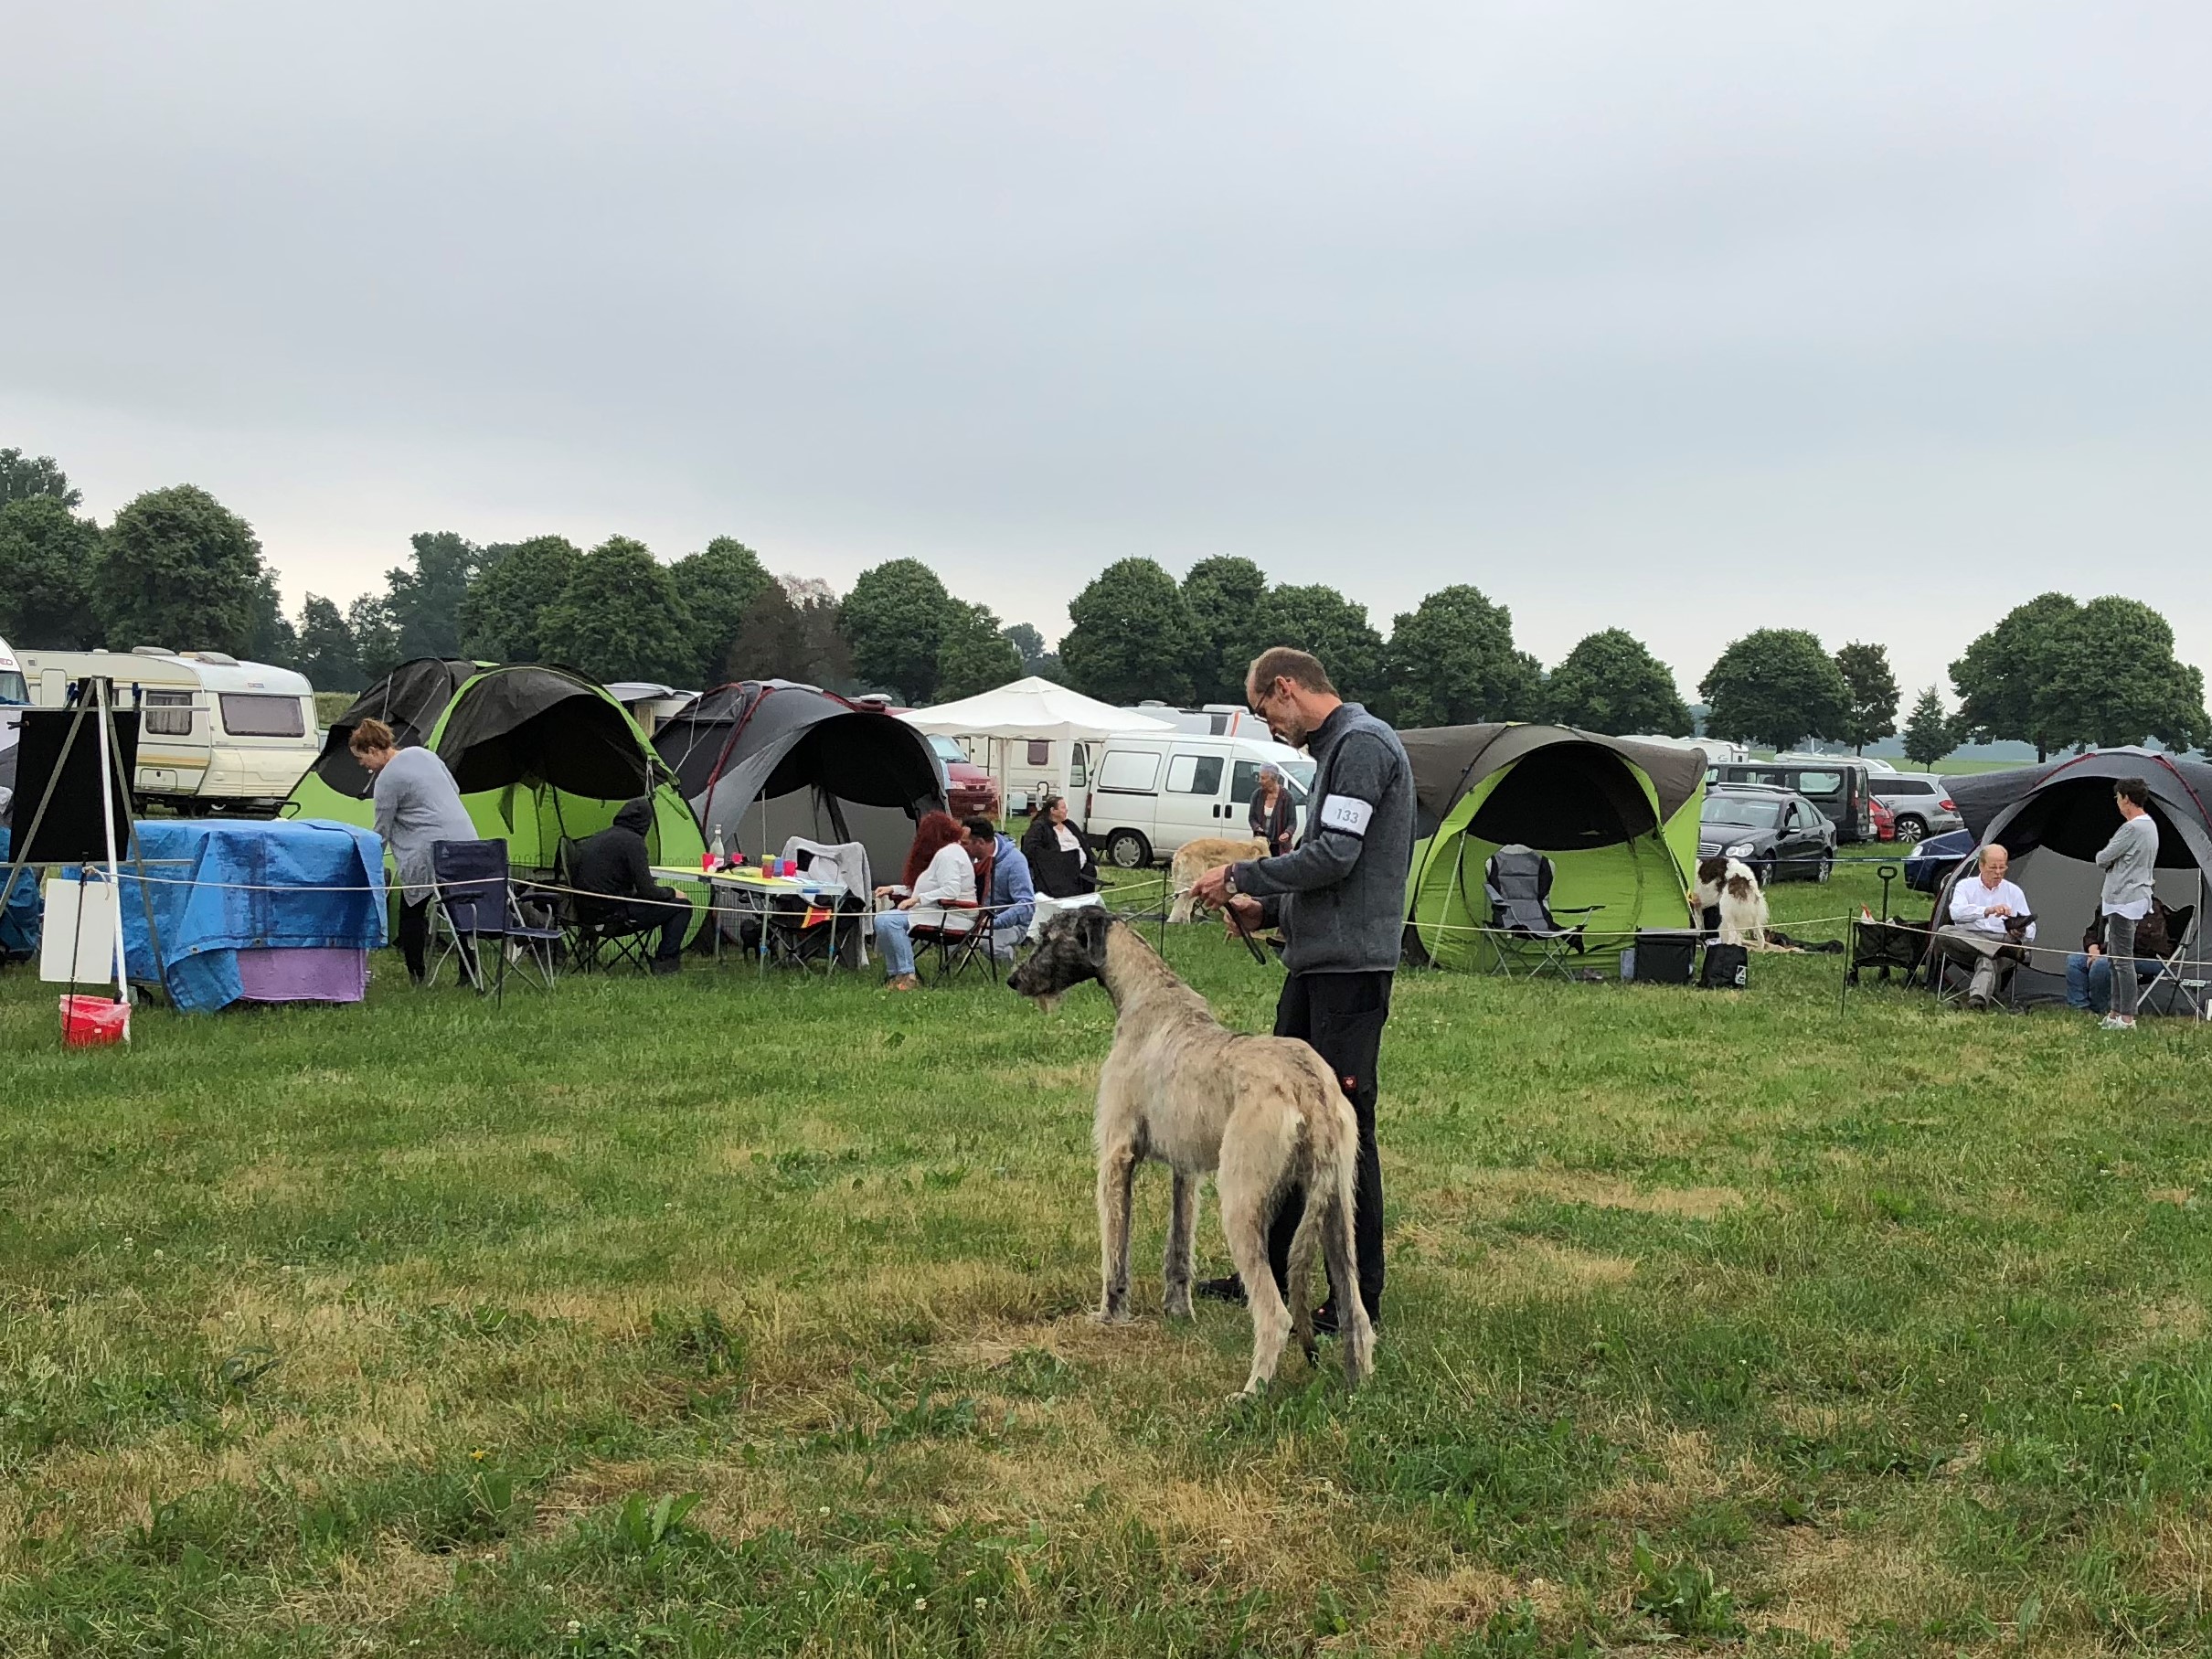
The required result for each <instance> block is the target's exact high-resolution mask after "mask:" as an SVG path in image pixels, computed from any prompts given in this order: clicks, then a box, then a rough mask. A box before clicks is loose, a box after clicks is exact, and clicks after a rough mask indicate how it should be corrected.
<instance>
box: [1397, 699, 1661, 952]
mask: <svg viewBox="0 0 2212 1659" xmlns="http://www.w3.org/2000/svg"><path fill="white" fill-rule="evenodd" d="M1398 737H1399V739H1401V740H1402V741H1403V742H1404V744H1405V746H1406V754H1407V757H1408V758H1409V760H1411V761H1412V763H1413V792H1414V799H1415V823H1416V828H1415V831H1414V835H1415V836H1416V839H1415V842H1414V845H1413V867H1412V872H1411V874H1410V875H1409V877H1407V881H1406V923H1407V926H1406V944H1407V950H1408V953H1409V955H1410V956H1412V957H1413V958H1414V960H1416V961H1425V962H1433V963H1434V964H1435V965H1437V966H1439V967H1446V968H1489V967H1491V966H1493V965H1494V962H1495V958H1496V952H1494V950H1493V949H1492V948H1491V946H1490V943H1489V941H1488V940H1487V939H1486V938H1485V937H1484V934H1482V933H1481V932H1478V931H1473V930H1476V929H1479V928H1482V927H1483V926H1484V925H1486V924H1487V923H1488V921H1489V920H1490V911H1489V906H1488V905H1487V903H1486V902H1485V901H1484V897H1483V870H1484V866H1485V865H1486V864H1487V863H1488V862H1489V859H1490V856H1491V854H1493V853H1494V852H1496V851H1497V850H1498V848H1499V847H1501V846H1506V845H1513V844H1515V843H1518V844H1520V845H1524V846H1531V847H1534V848H1535V849H1536V850H1537V852H1539V853H1542V854H1543V855H1544V856H1546V857H1547V858H1549V859H1550V860H1551V861H1552V866H1553V871H1554V877H1553V879H1554V885H1553V888H1552V893H1551V902H1552V906H1553V908H1554V909H1572V908H1575V907H1579V906H1582V905H1602V906H1603V907H1604V909H1601V910H1597V911H1594V912H1593V913H1591V914H1590V915H1589V916H1588V917H1575V918H1569V919H1567V920H1576V921H1586V922H1587V923H1588V925H1589V930H1590V939H1589V950H1588V952H1587V955H1586V957H1585V958H1583V959H1580V960H1586V961H1588V962H1590V963H1591V965H1593V966H1600V967H1603V966H1607V965H1610V964H1612V963H1616V962H1618V961H1619V960H1620V955H1621V952H1622V948H1623V947H1624V946H1626V945H1628V944H1631V943H1632V942H1633V937H1632V936H1633V935H1634V933H1635V932H1636V931H1637V930H1639V929H1644V928H1688V927H1691V926H1694V925H1695V919H1694V918H1693V917H1692V915H1691V913H1690V899H1689V891H1690V888H1691V885H1692V883H1693V881H1694V879H1695V877H1696V867H1697V820H1698V815H1699V813H1700V812H1701V810H1702V807H1703V803H1704V800H1705V756H1704V755H1703V754H1701V753H1700V752H1699V751H1697V750H1693V749H1670V748H1669V747H1667V746H1666V745H1665V744H1663V743H1638V742H1633V741H1631V740H1630V739H1625V738H1609V737H1603V736H1601V735H1600V734H1598V733H1596V732H1590V731H1578V730H1576V729H1575V728H1572V727H1568V726H1526V725H1508V724H1487V725H1481V726H1439V727H1432V728H1427V729H1422V730H1414V731H1401V732H1399V733H1398Z"/></svg>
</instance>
